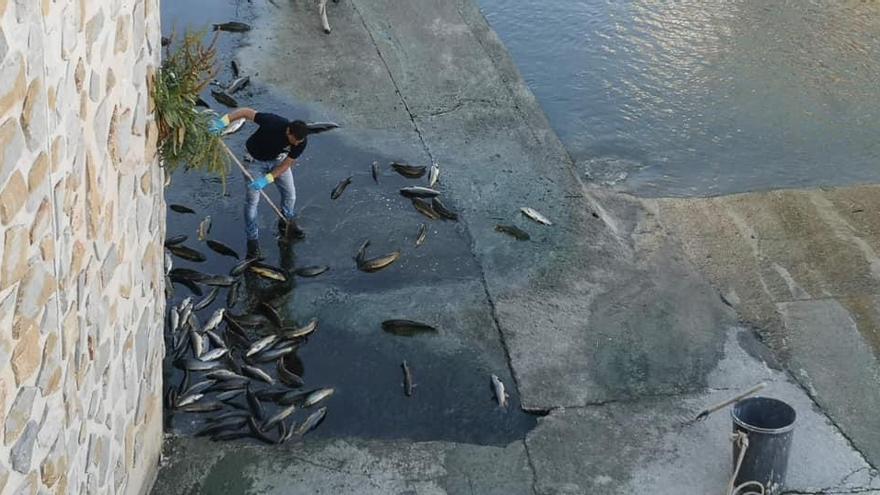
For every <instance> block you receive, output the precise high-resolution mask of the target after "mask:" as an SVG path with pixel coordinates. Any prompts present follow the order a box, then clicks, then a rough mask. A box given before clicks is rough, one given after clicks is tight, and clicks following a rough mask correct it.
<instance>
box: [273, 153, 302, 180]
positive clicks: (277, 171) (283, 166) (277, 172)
mask: <svg viewBox="0 0 880 495" xmlns="http://www.w3.org/2000/svg"><path fill="white" fill-rule="evenodd" d="M294 165H296V159H295V158H291V157H289V156H288V157H287V158H285V159H284V161H282V162H281V163H279V164H278V166H277V167H275V168H274V169H272V172H271V173H272V177H275V178H276V179H277V178H278V177H280V176H281V174H283V173H284V172H287V169H289V168H293V166H294Z"/></svg>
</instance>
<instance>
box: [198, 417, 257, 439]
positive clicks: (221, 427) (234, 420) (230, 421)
mask: <svg viewBox="0 0 880 495" xmlns="http://www.w3.org/2000/svg"><path fill="white" fill-rule="evenodd" d="M247 418H248V417H247V415H245V416H235V417H231V418H227V419H225V420H223V421H215V422H213V423H211V424H209V425H207V426H205V427H204V428H202V429H201V430H199V431H197V432H196V433H195V436H197V437H204V436H207V435H214V434H216V433H222V432H226V433H232V432H235V431H238V430H240V429H241V428H242V427H243V426H245V425H246V424H247Z"/></svg>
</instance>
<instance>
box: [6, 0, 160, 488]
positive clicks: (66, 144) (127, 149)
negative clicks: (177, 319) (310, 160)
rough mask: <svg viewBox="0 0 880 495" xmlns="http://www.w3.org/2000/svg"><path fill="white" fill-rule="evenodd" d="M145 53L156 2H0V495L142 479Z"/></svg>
mask: <svg viewBox="0 0 880 495" xmlns="http://www.w3.org/2000/svg"><path fill="white" fill-rule="evenodd" d="M160 51H161V48H160V31H159V6H158V0H0V494H36V493H41V494H42V493H58V494H67V493H71V494H85V493H89V494H98V493H144V492H145V491H147V490H149V488H150V484H151V483H152V480H153V479H154V477H155V471H156V468H157V463H158V459H159V452H160V447H161V439H162V414H161V411H162V400H161V377H162V375H161V373H162V363H161V359H162V356H163V353H164V349H163V341H162V328H161V326H162V315H163V312H164V298H163V296H162V292H163V285H162V284H163V277H162V240H163V238H164V231H165V224H164V204H163V198H162V181H163V176H162V170H161V169H160V167H159V166H158V158H157V155H156V126H155V123H154V122H153V121H152V118H151V115H152V112H151V108H150V105H151V102H150V100H149V96H148V95H149V80H150V78H151V75H152V74H153V73H154V72H155V70H156V67H157V66H158V63H159V56H160Z"/></svg>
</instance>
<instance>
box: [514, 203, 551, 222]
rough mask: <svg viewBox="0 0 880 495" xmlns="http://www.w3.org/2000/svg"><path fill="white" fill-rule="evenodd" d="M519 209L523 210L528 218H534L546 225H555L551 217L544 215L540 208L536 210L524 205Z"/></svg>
mask: <svg viewBox="0 0 880 495" xmlns="http://www.w3.org/2000/svg"><path fill="white" fill-rule="evenodd" d="M519 211H521V212H522V214H523V215H525V217H526V218H528V219H529V220H533V221H535V222H538V223H542V224H544V225H553V222H551V221H550V219H548V218H547V217H545V216H544V215H542V214H541V213H540V212H539V211H538V210H536V209H534V208H530V207H528V206H523V207H522V208H520V209H519Z"/></svg>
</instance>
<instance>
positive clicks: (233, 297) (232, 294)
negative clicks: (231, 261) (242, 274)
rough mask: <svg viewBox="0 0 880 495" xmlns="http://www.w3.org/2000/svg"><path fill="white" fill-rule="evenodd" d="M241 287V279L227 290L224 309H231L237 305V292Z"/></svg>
mask: <svg viewBox="0 0 880 495" xmlns="http://www.w3.org/2000/svg"><path fill="white" fill-rule="evenodd" d="M239 287H241V279H239V280H238V282H236V283H234V284H232V286H231V287H230V288H229V291H228V292H227V293H226V307H228V308H231V307H233V306H235V305H236V304H237V303H238V290H239Z"/></svg>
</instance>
